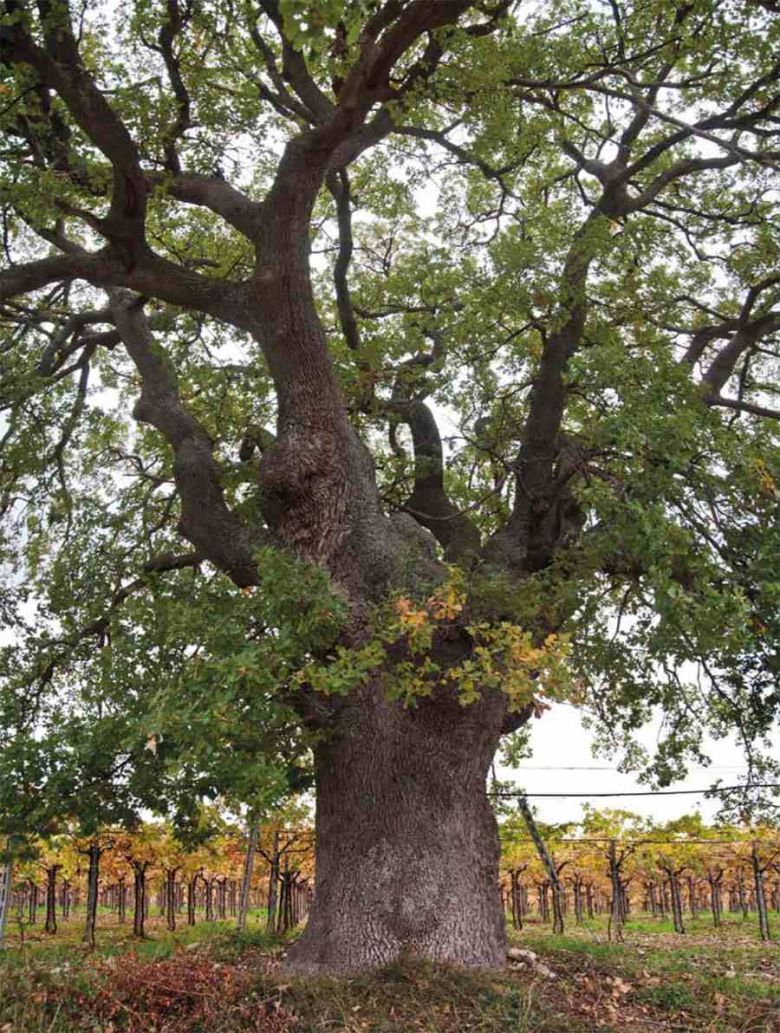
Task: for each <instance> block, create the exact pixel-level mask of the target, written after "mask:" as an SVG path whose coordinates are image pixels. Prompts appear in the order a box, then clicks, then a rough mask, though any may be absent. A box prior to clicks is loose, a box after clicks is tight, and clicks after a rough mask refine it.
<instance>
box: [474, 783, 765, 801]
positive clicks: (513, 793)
mask: <svg viewBox="0 0 780 1033" xmlns="http://www.w3.org/2000/svg"><path fill="white" fill-rule="evenodd" d="M745 789H780V782H753V783H752V784H751V785H736V786H717V787H714V788H713V787H711V788H709V789H657V790H653V789H650V790H643V791H641V792H628V793H625V792H622V793H621V792H618V793H526V792H524V791H523V790H520V789H518V790H508V789H500V790H494V791H492V792H490V793H488V796H495V797H499V798H507V799H510V800H513V799H516V798H517V797H519V796H525V797H528V799H531V798H533V799H536V800H538V799H542V798H544V799H554V800H564V799H575V798H579V799H591V798H592V797H597V796H599V797H600V796H707V795H709V794H711V793H731V792H735V791H738V790H745Z"/></svg>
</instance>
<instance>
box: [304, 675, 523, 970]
mask: <svg viewBox="0 0 780 1033" xmlns="http://www.w3.org/2000/svg"><path fill="white" fill-rule="evenodd" d="M504 709H505V703H504V700H503V699H500V698H496V697H490V698H487V699H484V700H482V701H480V702H479V703H478V704H475V705H474V706H473V707H467V708H462V707H460V706H459V705H458V704H457V703H456V702H454V701H451V702H448V701H446V700H424V701H422V702H421V703H420V704H419V706H418V707H416V708H415V709H413V710H409V709H404V708H403V707H401V706H400V705H398V704H394V703H390V702H388V701H387V700H386V699H385V698H384V694H383V692H382V691H381V688H380V687H378V686H373V687H371V688H369V689H367V690H366V693H365V696H364V698H362V699H359V700H355V701H354V702H352V703H350V704H349V705H348V706H347V707H346V708H345V710H344V712H342V714H341V715H340V718H339V728H338V732H337V733H336V734H334V735H333V736H331V737H330V739H329V741H326V742H325V743H323V745H322V746H321V747H320V749H319V750H318V753H317V757H316V767H317V824H316V828H317V841H318V845H319V849H318V853H317V881H316V885H315V893H314V900H313V903H312V908H311V912H310V915H309V921H308V924H307V927H306V929H305V931H304V933H303V936H302V937H301V939H300V940H299V941H298V943H296V944H295V945H294V946H293V947H292V948H291V950H290V952H289V958H288V964H289V965H290V966H291V967H293V968H294V969H296V970H298V971H305V972H318V971H341V972H348V971H354V970H356V969H360V968H365V967H367V966H376V965H381V964H383V963H386V962H389V961H392V960H393V959H394V958H397V957H398V956H399V955H400V954H402V953H404V952H410V953H413V954H419V955H424V956H426V957H429V958H433V959H436V960H438V961H448V962H453V963H456V964H460V965H466V966H482V967H485V966H494V965H499V964H501V963H502V962H503V960H504V958H505V954H506V937H505V929H504V918H503V915H502V912H501V900H500V893H499V888H498V852H499V846H498V836H497V831H496V825H495V820H494V817H493V812H492V809H491V807H490V804H489V801H488V799H487V795H486V778H487V773H488V770H489V766H490V762H491V761H492V759H493V755H494V752H495V747H496V743H497V741H498V737H499V734H500V730H501V725H502V721H503V716H504Z"/></svg>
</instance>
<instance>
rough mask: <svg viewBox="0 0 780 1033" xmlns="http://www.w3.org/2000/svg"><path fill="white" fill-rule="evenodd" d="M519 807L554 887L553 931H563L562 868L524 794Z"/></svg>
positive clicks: (520, 797)
mask: <svg viewBox="0 0 780 1033" xmlns="http://www.w3.org/2000/svg"><path fill="white" fill-rule="evenodd" d="M517 809H518V810H519V811H520V813H521V814H522V816H523V821H524V822H525V824H526V827H527V829H528V834H529V835H530V837H531V839H532V840H533V844H534V846H535V847H536V851H537V853H538V854H539V857H540V858H541V861H542V864H543V865H544V869H545V871H546V872H547V877H548V879H549V880H550V886H551V887H552V900H553V932H554V933H562V932H563V886H562V885H561V880H560V875H559V871H560V869H558V868H556V867H555V862H554V861H553V859H552V857H550V853H549V851H548V850H547V847H546V846H545V845H544V840H543V839H542V837H541V835H540V834H539V829H538V828H537V827H536V822H535V821H534V816H533V814H532V813H531V808H530V807H529V806H528V800H527V799H526V798H525V797H524V796H519V797H518V798H517Z"/></svg>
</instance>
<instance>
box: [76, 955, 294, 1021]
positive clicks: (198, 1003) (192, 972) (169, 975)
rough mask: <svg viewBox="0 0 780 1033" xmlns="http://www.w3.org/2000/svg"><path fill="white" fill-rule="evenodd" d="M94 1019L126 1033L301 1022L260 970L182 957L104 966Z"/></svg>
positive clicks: (93, 1006)
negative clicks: (266, 990) (262, 982)
mask: <svg viewBox="0 0 780 1033" xmlns="http://www.w3.org/2000/svg"><path fill="white" fill-rule="evenodd" d="M89 1012H90V1015H91V1017H92V1018H93V1020H94V1019H98V1020H99V1021H100V1022H101V1023H102V1025H101V1027H100V1028H102V1029H110V1030H117V1031H118V1030H122V1031H123V1033H189V1031H191V1030H192V1031H194V1030H202V1029H209V1030H222V1031H228V1030H231V1029H241V1030H242V1031H250V1030H256V1031H258V1033H285V1031H287V1030H288V1029H290V1028H291V1027H292V1026H293V1025H294V1023H295V1017H294V1016H293V1015H292V1014H291V1013H290V1012H288V1011H287V1010H286V1009H285V1008H284V1007H283V1006H282V1005H281V1003H280V1001H279V1000H278V999H277V998H275V997H274V996H271V997H266V996H265V995H264V994H263V992H262V989H260V988H258V985H257V970H256V969H254V970H250V969H247V968H241V967H236V966H232V965H224V964H220V963H219V962H216V961H213V960H211V959H208V958H204V957H198V956H195V957H193V956H192V955H191V954H190V955H185V954H183V953H182V954H177V955H175V956H174V957H172V958H166V959H165V960H162V961H152V962H149V961H143V960H141V959H139V958H137V957H135V956H133V955H129V956H124V957H122V959H121V963H120V964H115V963H113V962H112V961H109V962H106V963H101V964H100V965H99V966H98V976H97V980H96V992H95V996H94V997H93V998H92V999H91V1000H90V1001H89Z"/></svg>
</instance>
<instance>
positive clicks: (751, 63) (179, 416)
mask: <svg viewBox="0 0 780 1033" xmlns="http://www.w3.org/2000/svg"><path fill="white" fill-rule="evenodd" d="M3 9H4V15H3V20H2V27H1V28H0V63H1V64H2V81H1V82H2V84H1V85H0V102H1V103H0V119H1V120H2V129H3V159H4V163H3V170H2V174H1V178H0V200H1V201H2V218H3V223H2V226H3V255H4V266H3V270H2V272H0V302H1V303H2V308H1V309H0V318H1V319H2V329H3V334H2V345H1V347H0V362H2V392H0V394H1V397H0V404H2V407H3V414H4V417H3V418H4V422H3V424H2V425H1V426H0V435H2V467H1V468H0V477H1V480H0V492H1V493H2V494H1V495H0V508H1V509H2V513H3V516H4V527H5V531H4V535H5V537H3V539H2V546H1V547H2V556H3V561H4V565H3V571H4V585H3V589H2V594H0V606H1V607H2V612H3V615H4V618H5V620H6V622H7V624H8V625H9V627H10V628H11V634H12V636H13V642H12V644H11V645H10V646H9V648H8V649H7V650H6V651H5V653H4V658H3V670H2V675H3V678H2V683H3V695H2V708H3V719H4V720H3V728H4V731H3V732H2V733H0V735H2V740H1V742H2V746H3V750H2V761H0V763H2V764H3V770H4V772H7V773H8V778H7V779H6V784H7V785H13V786H18V787H23V786H27V787H28V788H29V789H31V790H33V789H35V788H36V787H39V788H40V787H41V786H43V785H45V784H47V782H48V780H49V779H50V778H55V780H56V775H57V772H58V771H59V769H60V768H61V767H66V768H67V765H68V764H69V763H71V759H72V757H71V755H72V752H73V751H72V748H71V747H70V746H68V744H67V743H65V744H61V743H58V740H57V736H56V730H57V723H58V721H59V720H61V718H62V713H63V707H67V708H68V711H69V712H70V713H73V714H79V713H82V712H84V711H85V710H86V711H89V712H90V713H91V714H93V719H92V720H91V721H90V722H88V723H83V724H82V725H80V726H79V727H80V728H81V730H82V731H84V729H87V731H88V730H89V728H92V727H93V726H94V727H95V728H97V729H99V730H100V729H102V730H103V734H104V735H105V734H107V731H106V729H107V727H108V726H107V725H106V724H105V718H106V715H109V716H110V718H111V720H112V721H114V722H115V724H116V728H117V730H118V734H117V735H116V736H114V739H113V745H114V746H116V747H117V749H118V750H119V751H120V753H121V754H122V758H123V760H124V765H125V766H124V767H123V768H121V770H122V771H126V772H127V773H128V778H129V777H130V773H131V772H133V771H135V769H136V768H137V767H138V768H140V769H141V770H146V768H148V767H149V766H150V764H149V763H148V762H150V761H156V762H157V764H156V769H159V770H158V775H159V778H160V780H161V781H160V785H161V786H164V787H165V788H164V794H163V795H165V796H166V798H167V799H169V800H170V801H172V802H173V805H174V806H179V805H180V803H181V800H182V798H183V797H186V796H187V794H191V795H193V796H197V795H198V794H201V795H205V796H208V795H209V794H211V796H212V797H213V795H215V794H216V793H219V792H223V791H224V792H229V793H231V794H232V795H233V797H234V798H235V799H239V800H240V799H242V798H243V799H244V800H245V802H252V801H248V800H247V799H246V798H247V796H248V795H249V789H248V783H249V782H250V781H251V779H252V778H255V779H257V780H258V781H259V780H262V779H267V780H268V781H269V782H274V781H275V780H279V782H280V784H281V783H284V784H286V785H290V784H292V783H293V782H295V781H296V780H299V779H300V777H301V775H302V773H304V769H305V751H306V749H308V748H310V749H311V750H312V751H313V757H314V762H313V766H314V777H315V781H316V795H317V827H316V835H317V873H316V878H317V882H316V896H315V900H314V904H313V907H312V911H311V915H310V918H309V922H308V925H307V928H306V931H305V933H304V935H303V937H302V938H301V939H300V941H299V942H298V943H297V944H296V946H295V947H294V948H293V949H292V950H291V951H290V956H289V964H290V965H291V966H293V967H297V968H298V969H300V970H307V971H316V970H329V971H334V970H336V971H338V970H341V971H345V970H354V969H360V968H363V967H367V966H372V965H378V964H381V963H384V962H386V961H389V960H391V959H393V958H395V957H396V956H398V954H399V953H400V952H402V951H404V950H412V951H415V952H417V953H420V954H423V955H427V956H429V957H432V958H434V959H439V960H445V961H451V962H456V963H461V964H465V965H477V966H489V965H494V964H498V963H499V962H500V961H501V960H502V959H503V956H504V951H505V939H504V937H505V933H504V923H503V916H502V914H501V907H500V899H499V893H498V883H497V866H498V841H497V836H496V829H495V822H494V818H493V813H492V810H491V807H490V805H489V802H488V799H487V797H486V793H485V779H486V774H487V771H488V768H489V765H490V762H491V760H492V758H493V755H494V753H495V750H496V747H497V744H498V742H499V739H500V738H501V736H502V735H505V734H509V733H512V732H513V731H516V730H517V729H518V728H520V727H522V725H523V724H524V723H525V722H527V721H528V720H529V718H530V717H531V715H532V714H533V713H541V712H542V711H543V709H544V696H545V695H547V696H554V695H555V694H559V695H566V696H567V697H568V698H570V699H575V700H577V701H579V702H580V703H582V704H583V705H584V706H587V707H589V708H590V710H591V712H592V713H593V714H594V715H595V716H596V717H597V718H598V721H599V728H600V732H601V734H602V735H603V736H604V737H605V738H608V737H610V736H615V737H617V739H618V740H622V739H623V737H624V733H626V732H630V731H631V730H633V729H635V728H636V727H638V726H639V725H640V724H641V723H642V722H643V721H644V720H645V719H646V718H648V717H649V716H651V715H652V714H653V713H654V712H655V710H656V709H657V708H661V709H663V711H664V713H665V715H666V735H665V738H664V739H663V741H662V743H661V747H660V750H659V753H658V755H657V757H656V758H653V759H650V760H648V762H647V763H648V765H649V771H650V772H651V773H652V774H654V775H655V777H656V778H657V779H659V780H661V781H668V780H669V779H671V778H673V777H674V776H675V775H676V774H677V773H678V772H679V771H680V770H681V768H682V766H683V765H684V762H685V759H686V758H688V757H691V756H694V757H695V756H697V755H698V753H699V751H700V750H701V740H702V735H703V733H704V731H705V730H707V729H709V730H711V731H713V732H715V733H716V734H726V733H727V732H730V731H732V730H736V732H737V734H738V735H739V737H740V738H741V740H742V742H743V743H744V745H745V746H746V748H747V749H748V750H749V751H750V757H749V760H750V764H751V775H755V774H756V773H758V774H760V773H761V771H762V770H764V769H765V765H766V763H767V762H766V761H765V760H764V759H763V758H762V756H761V754H760V749H759V746H760V739H761V737H762V736H764V735H766V733H767V731H768V729H769V728H770V727H771V723H772V721H773V718H774V714H775V712H776V708H777V702H778V698H777V689H776V684H777V683H776V678H775V677H774V676H773V675H774V674H776V671H777V652H776V642H777V634H778V631H780V628H778V613H780V608H778V606H777V602H778V593H779V592H780V589H779V588H778V585H779V584H780V579H778V578H777V559H778V544H779V543H778V527H780V522H778V521H777V520H776V517H777V510H778V491H777V487H776V484H777V477H778V468H779V467H780V452H778V448H777V419H778V417H780V412H779V411H778V410H777V408H776V405H775V404H774V403H773V401H772V397H771V396H772V394H773V392H774V385H773V379H772V378H773V374H774V372H775V370H776V366H777V353H776V351H775V344H774V341H775V338H776V335H777V332H778V330H780V304H778V302H779V300H780V266H778V247H777V243H778V238H777V190H776V173H777V163H778V160H779V159H780V144H779V142H778V114H777V110H778V105H779V104H780V95H779V94H778V85H777V83H778V70H779V66H778V59H777V53H778V52H779V51H780V47H779V46H778V42H779V39H778V38H779V37H780V23H778V19H777V18H776V16H775V15H774V13H773V12H772V10H771V8H770V5H762V4H754V3H737V2H735V0H731V2H729V0H727V2H725V3H723V2H717V3H716V2H714V0H689V2H679V3H677V2H674V3H669V2H668V0H663V2H661V0H615V2H610V3H609V4H604V5H598V4H592V3H589V2H585V0H564V2H562V3H559V4H556V5H554V10H553V8H552V5H551V6H550V9H549V10H548V9H547V5H541V6H539V7H534V6H532V5H527V4H525V3H515V2H512V0H311V2H309V0H307V2H303V0H255V2H252V0H228V2H222V3H215V2H209V0H159V2H158V0H135V2H134V3H131V4H127V5H120V6H119V8H117V9H113V8H111V7H110V6H104V5H102V4H100V3H98V2H97V0H94V2H93V0H87V2H85V3H81V4H70V3H67V2H66V0H38V2H37V3H32V2H27V0H5V3H4V8H3ZM686 661H687V662H689V663H690V664H692V665H695V666H694V667H690V668H687V669H686V668H685V666H684V663H685V662H686ZM686 670H694V671H695V672H696V674H697V675H698V676H696V675H694V676H692V677H688V675H687V673H686ZM42 742H45V743H48V744H49V745H50V747H51V750H50V752H49V754H45V753H44V752H43V751H42V748H41V743H42ZM757 744H758V745H757ZM630 759H631V760H633V761H634V762H636V763H641V761H642V758H641V757H640V756H639V755H638V754H637V753H636V751H634V752H633V753H632V754H631V756H630ZM141 761H143V762H144V763H141ZM122 762H123V761H122V760H120V764H121V763H122ZM762 765H763V766H764V767H762ZM151 766H152V767H155V765H154V764H152V765H151ZM111 770H112V771H113V766H112V768H111ZM149 777H150V778H151V777H152V776H151V775H150V776H149ZM154 777H158V776H154ZM754 780H755V779H754ZM144 785H146V786H147V788H148V787H149V785H151V782H144ZM750 792H751V790H750V788H749V785H748V788H747V789H746V793H747V794H749V793H750Z"/></svg>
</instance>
